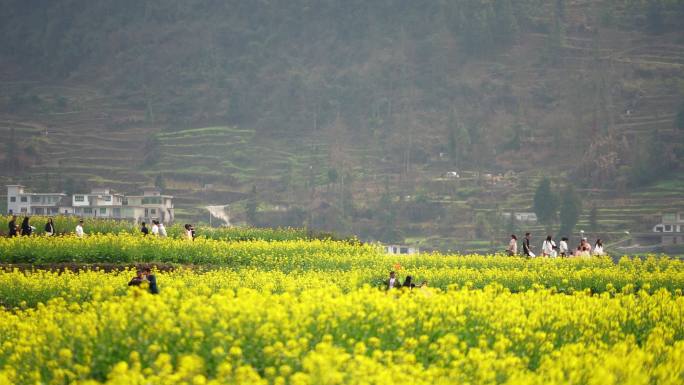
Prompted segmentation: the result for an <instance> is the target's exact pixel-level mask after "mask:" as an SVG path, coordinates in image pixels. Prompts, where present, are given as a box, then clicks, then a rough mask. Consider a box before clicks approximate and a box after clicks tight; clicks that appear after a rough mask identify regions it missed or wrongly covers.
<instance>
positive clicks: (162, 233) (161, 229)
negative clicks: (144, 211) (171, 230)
mask: <svg viewBox="0 0 684 385" xmlns="http://www.w3.org/2000/svg"><path fill="white" fill-rule="evenodd" d="M157 224H158V225H159V236H160V237H162V238H166V237H167V235H166V227H164V222H159V221H157Z"/></svg>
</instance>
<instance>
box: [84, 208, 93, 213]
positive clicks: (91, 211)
mask: <svg viewBox="0 0 684 385" xmlns="http://www.w3.org/2000/svg"><path fill="white" fill-rule="evenodd" d="M92 213H93V209H92V208H90V207H84V208H83V214H92Z"/></svg>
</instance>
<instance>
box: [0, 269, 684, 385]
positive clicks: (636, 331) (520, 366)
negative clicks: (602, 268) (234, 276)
mask: <svg viewBox="0 0 684 385" xmlns="http://www.w3.org/2000/svg"><path fill="white" fill-rule="evenodd" d="M99 295H100V294H97V295H96V298H93V299H92V300H90V301H87V302H82V303H74V302H69V301H67V300H65V299H63V298H61V297H55V298H54V299H51V300H49V301H48V302H47V303H46V304H42V303H41V304H39V305H38V306H36V307H35V308H29V309H25V310H15V311H7V310H2V311H0V384H34V383H48V384H63V383H74V384H105V383H106V384H147V383H160V384H161V383H163V384H182V383H188V384H196V383H199V384H237V383H245V384H246V383H264V384H267V383H268V384H282V383H291V384H347V383H354V384H356V383H368V384H381V383H386V380H387V378H388V377H389V378H392V377H396V376H399V377H401V378H411V379H412V382H415V383H418V384H435V383H437V384H441V383H443V384H447V383H473V384H502V383H508V384H513V383H533V384H542V383H546V384H548V383H552V384H553V383H558V384H585V383H596V384H625V383H634V384H649V383H658V384H679V383H681V381H682V378H684V361H683V360H682V358H684V341H683V338H684V318H683V317H684V312H683V310H684V298H682V297H681V296H679V295H674V294H672V293H670V292H668V291H665V290H659V291H657V292H656V293H654V294H648V293H647V292H645V291H640V292H637V293H630V294H622V293H616V294H610V293H607V292H606V293H603V294H600V295H592V294H589V293H588V292H577V293H574V294H572V295H566V294H557V293H555V292H553V291H551V290H547V289H540V290H528V291H525V292H521V293H511V292H510V291H509V290H507V289H505V288H503V287H501V286H500V285H492V286H488V287H486V288H485V289H474V290H473V289H468V288H461V289H458V290H449V291H441V290H437V289H427V288H424V289H415V290H413V291H411V292H408V291H406V292H401V291H399V290H397V291H394V292H389V293H388V292H384V291H380V290H377V289H375V288H371V287H368V286H365V287H362V288H360V289H355V290H352V291H350V292H347V293H344V292H343V291H342V290H340V289H339V288H338V287H335V286H328V287H323V288H315V289H305V290H302V291H300V292H297V293H295V292H285V293H272V292H269V291H268V290H255V289H247V288H240V289H222V290H218V291H215V292H212V289H211V287H210V285H208V284H204V283H201V282H200V283H198V284H197V285H195V286H192V287H188V288H186V289H185V290H178V289H176V288H175V287H171V288H166V289H165V290H164V291H162V293H161V294H160V295H158V296H154V295H150V294H148V293H147V292H144V291H142V290H140V289H137V288H136V289H131V290H130V291H128V292H127V293H126V294H125V295H123V296H117V297H116V298H99V297H98V296H99Z"/></svg>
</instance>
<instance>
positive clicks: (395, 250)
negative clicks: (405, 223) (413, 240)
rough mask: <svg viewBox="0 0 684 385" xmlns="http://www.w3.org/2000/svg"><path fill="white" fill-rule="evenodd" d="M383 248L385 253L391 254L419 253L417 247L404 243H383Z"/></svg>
mask: <svg viewBox="0 0 684 385" xmlns="http://www.w3.org/2000/svg"><path fill="white" fill-rule="evenodd" d="M384 248H385V252H386V253H387V254H393V255H411V254H419V253H420V249H418V248H417V247H412V246H406V245H384Z"/></svg>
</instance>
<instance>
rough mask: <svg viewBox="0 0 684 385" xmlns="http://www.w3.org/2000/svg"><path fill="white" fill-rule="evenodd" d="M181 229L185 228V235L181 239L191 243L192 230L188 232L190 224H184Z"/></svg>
mask: <svg viewBox="0 0 684 385" xmlns="http://www.w3.org/2000/svg"><path fill="white" fill-rule="evenodd" d="M183 227H184V228H185V235H184V236H183V237H184V238H185V239H187V240H190V241H192V230H190V224H188V223H186V224H185V226H183Z"/></svg>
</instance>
